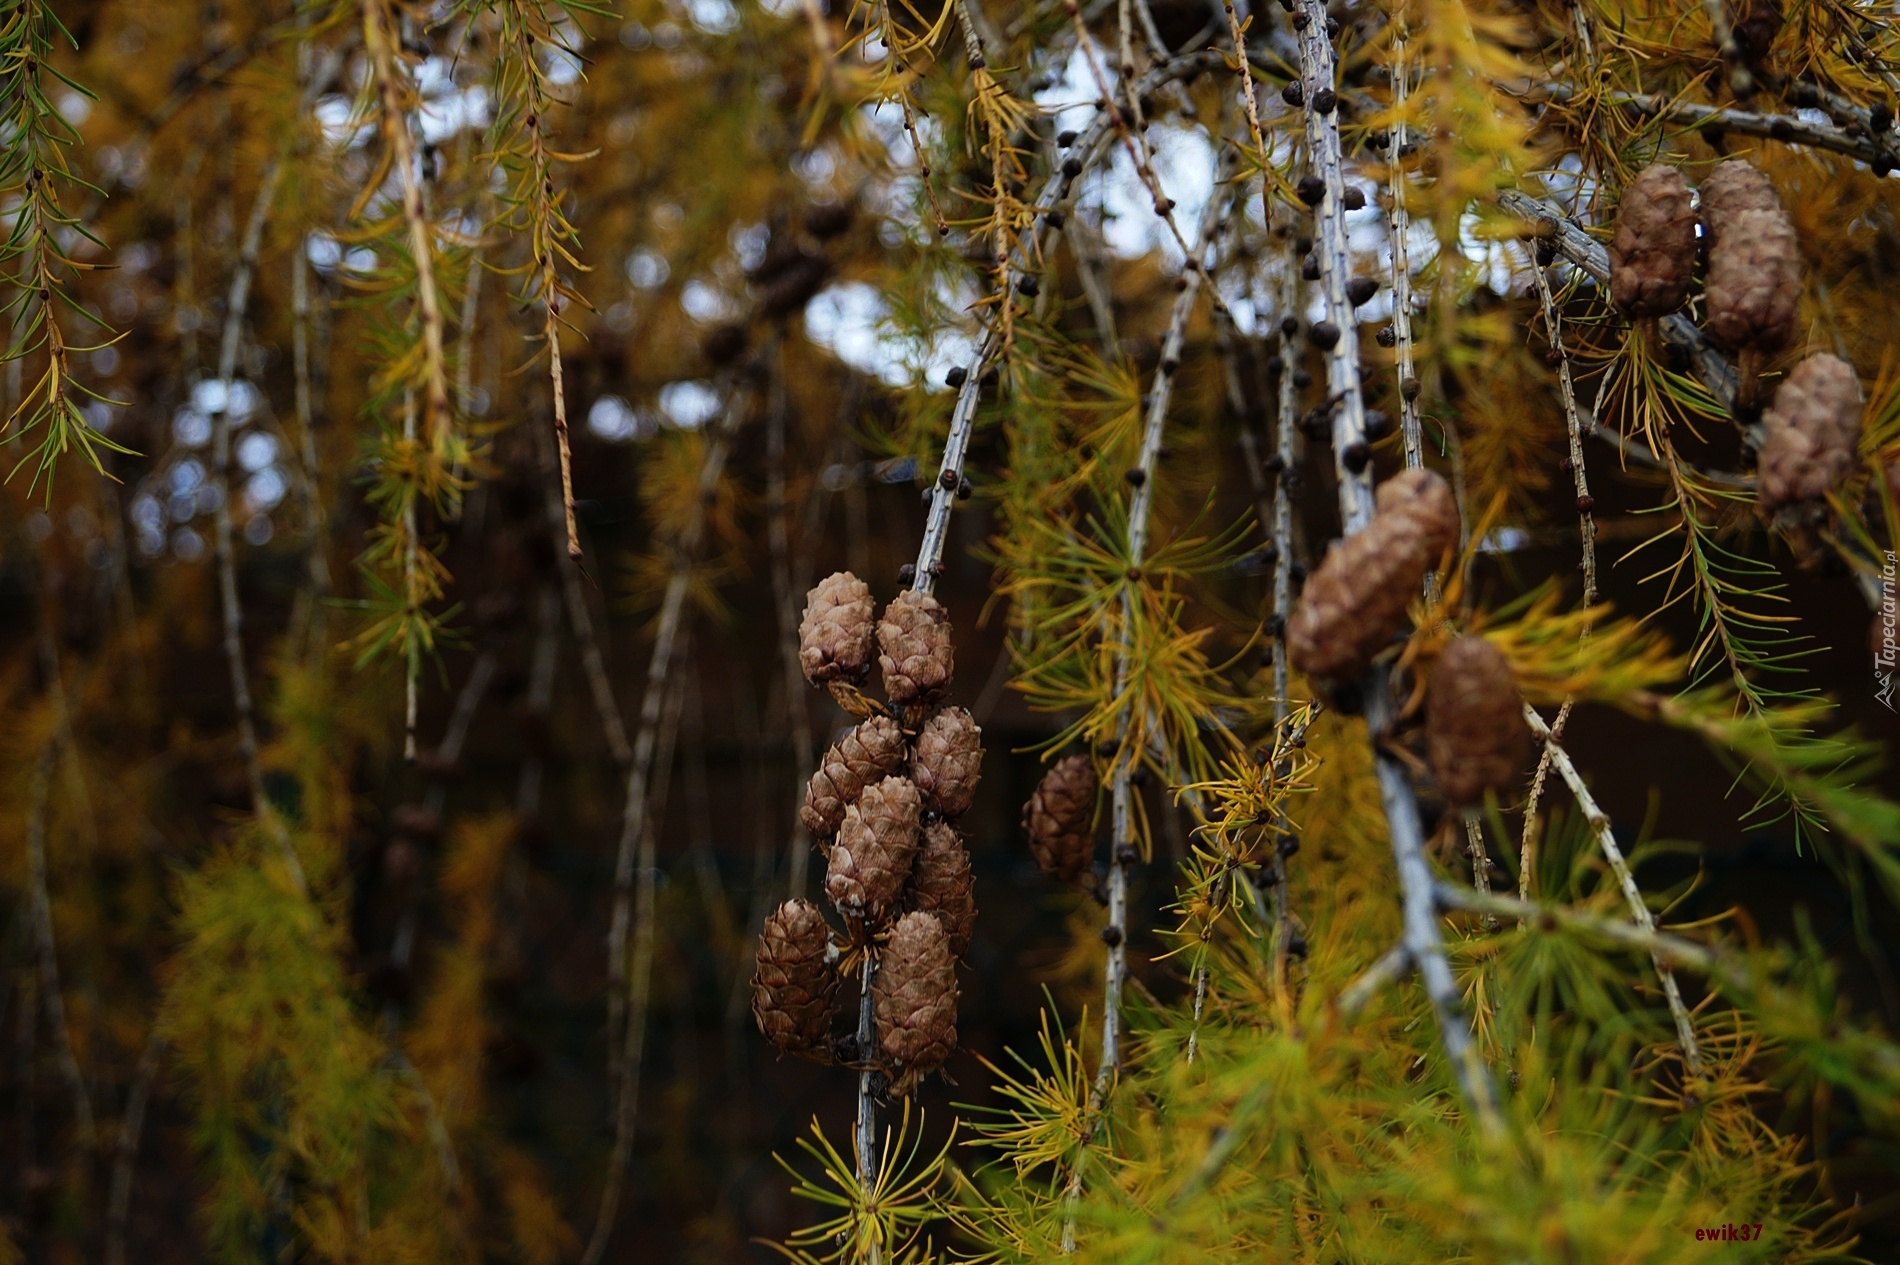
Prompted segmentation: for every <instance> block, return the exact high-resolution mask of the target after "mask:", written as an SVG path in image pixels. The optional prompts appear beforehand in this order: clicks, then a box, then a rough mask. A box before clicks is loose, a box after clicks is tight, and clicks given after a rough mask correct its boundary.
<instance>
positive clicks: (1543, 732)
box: [1524, 703, 1703, 1080]
mask: <svg viewBox="0 0 1900 1265" xmlns="http://www.w3.org/2000/svg"><path fill="white" fill-rule="evenodd" d="M1524 719H1525V721H1526V722H1527V723H1528V724H1529V725H1530V727H1531V732H1532V733H1534V734H1535V735H1537V738H1538V741H1540V742H1542V743H1543V744H1544V751H1545V753H1546V754H1547V755H1548V756H1549V757H1550V763H1551V765H1552V767H1554V768H1555V769H1556V770H1557V774H1558V776H1560V777H1562V778H1563V780H1564V784H1565V785H1567V786H1568V787H1569V788H1570V794H1571V795H1572V796H1573V797H1574V798H1575V799H1576V801H1577V807H1578V808H1579V809H1580V810H1582V812H1583V815H1584V818H1585V820H1587V821H1588V822H1589V823H1590V828H1591V829H1592V830H1593V831H1595V832H1596V836H1597V846H1598V847H1599V848H1600V849H1601V850H1602V852H1603V859H1604V860H1605V861H1607V862H1608V863H1609V866H1610V870H1611V872H1612V873H1613V874H1615V875H1616V882H1617V886H1619V887H1620V888H1622V890H1623V900H1624V903H1625V904H1627V905H1628V906H1629V911H1630V918H1631V920H1632V921H1634V922H1635V923H1636V925H1637V926H1639V927H1641V928H1642V929H1643V930H1644V931H1648V932H1654V931H1655V930H1656V918H1655V915H1653V914H1651V913H1650V912H1649V904H1648V902H1646V901H1645V900H1644V899H1643V893H1642V892H1641V891H1640V890H1639V889H1638V888H1637V886H1636V878H1635V876H1634V875H1632V874H1631V873H1630V868H1629V863H1628V862H1627V861H1626V860H1624V858H1623V850H1622V849H1621V848H1620V847H1618V846H1617V842H1616V835H1615V834H1614V833H1613V832H1612V830H1611V829H1610V818H1609V815H1608V814H1607V813H1605V812H1604V811H1603V810H1602V809H1601V808H1599V807H1597V802H1596V799H1595V797H1593V796H1592V795H1591V794H1590V788H1589V787H1587V786H1585V785H1584V782H1583V775H1582V774H1580V773H1579V772H1577V766H1576V765H1575V764H1573V763H1571V760H1570V754H1569V753H1568V752H1567V751H1565V750H1564V749H1563V747H1562V746H1561V745H1559V744H1558V742H1557V740H1556V738H1555V737H1554V736H1552V734H1551V731H1550V727H1549V726H1548V725H1546V724H1545V723H1544V718H1543V717H1542V716H1540V715H1538V714H1537V709H1536V708H1534V707H1532V706H1530V705H1529V704H1528V703H1527V704H1525V706H1524ZM1654 960H1655V964H1656V975H1657V977H1658V978H1659V979H1660V980H1661V981H1662V989H1663V997H1664V998H1665V999H1666V1000H1667V1001H1668V1003H1669V1014H1670V1016H1671V1017H1672V1018H1673V1019H1674V1020H1675V1023H1676V1040H1677V1042H1678V1043H1679V1044H1680V1045H1681V1046H1682V1057H1683V1061H1684V1062H1685V1063H1686V1064H1687V1065H1688V1068H1689V1075H1690V1076H1691V1077H1693V1078H1695V1079H1698V1080H1699V1079H1701V1077H1702V1073H1703V1065H1702V1048H1701V1046H1700V1044H1699V1043H1698V1042H1697V1041H1696V1035H1695V1025H1694V1023H1693V1022H1692V1021H1691V1020H1690V1018H1689V1009H1688V1007H1687V1006H1685V1005H1683V1002H1682V990H1681V989H1680V988H1679V987H1677V985H1676V976H1675V972H1674V971H1672V970H1671V969H1670V968H1669V965H1668V964H1667V963H1666V962H1664V961H1663V959H1662V958H1661V957H1660V956H1655V958H1654Z"/></svg>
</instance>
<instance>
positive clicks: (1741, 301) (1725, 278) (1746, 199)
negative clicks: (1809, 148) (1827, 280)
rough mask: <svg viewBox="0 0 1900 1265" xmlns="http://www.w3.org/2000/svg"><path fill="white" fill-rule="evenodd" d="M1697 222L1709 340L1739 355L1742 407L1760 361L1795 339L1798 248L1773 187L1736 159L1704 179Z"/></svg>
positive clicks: (1749, 399) (1750, 399)
mask: <svg viewBox="0 0 1900 1265" xmlns="http://www.w3.org/2000/svg"><path fill="white" fill-rule="evenodd" d="M1702 225H1703V228H1704V229H1705V230H1706V231H1707V236H1708V242H1709V269H1708V274H1707V276H1706V278H1705V280H1704V289H1703V298H1704V302H1705V306H1706V308H1707V312H1708V327H1709V335H1710V337H1712V338H1714V339H1715V340H1716V341H1717V342H1718V343H1721V344H1722V345H1723V346H1725V347H1727V348H1729V349H1730V350H1731V351H1734V352H1735V353H1736V361H1737V366H1736V367H1737V371H1738V381H1737V384H1736V402H1737V404H1738V405H1740V406H1742V407H1744V408H1746V407H1749V406H1751V405H1752V404H1753V403H1754V402H1755V400H1756V391H1757V385H1756V384H1757V380H1758V378H1759V377H1760V374H1761V366H1762V364H1763V362H1764V361H1765V360H1766V359H1767V357H1769V356H1771V355H1773V354H1774V353H1776V352H1778V351H1780V350H1781V349H1782V348H1783V347H1786V346H1787V345H1788V343H1789V342H1790V341H1791V340H1792V339H1793V338H1794V332H1795V318H1796V316H1797V315H1798V311H1799V308H1800V303H1801V249H1800V246H1799V245H1798V243H1797V242H1796V240H1795V232H1794V224H1793V222H1792V221H1791V220H1789V218H1788V211H1787V208H1786V207H1784V206H1782V204H1781V197H1780V195H1779V194H1777V193H1776V192H1775V187H1774V186H1773V185H1772V184H1770V183H1769V182H1768V178H1767V177H1766V176H1764V175H1762V174H1761V172H1759V171H1757V170H1755V168H1754V167H1753V166H1752V165H1750V164H1749V163H1747V162H1745V161H1743V160H1741V159H1739V158H1736V159H1730V160H1729V161H1728V162H1725V163H1723V164H1722V165H1721V166H1719V167H1717V168H1716V169H1715V170H1714V171H1713V172H1711V173H1709V177H1708V179H1706V180H1704V181H1703V182H1702Z"/></svg>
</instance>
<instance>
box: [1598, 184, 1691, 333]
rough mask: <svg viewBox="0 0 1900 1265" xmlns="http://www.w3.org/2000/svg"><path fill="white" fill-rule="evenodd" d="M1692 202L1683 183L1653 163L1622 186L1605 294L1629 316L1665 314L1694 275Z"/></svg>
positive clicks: (1679, 300) (1685, 294)
mask: <svg viewBox="0 0 1900 1265" xmlns="http://www.w3.org/2000/svg"><path fill="white" fill-rule="evenodd" d="M1695 222H1696V221H1695V203H1694V199H1693V197H1692V196H1691V194H1690V191H1689V183H1688V181H1686V180H1684V179H1683V178H1682V173H1681V172H1680V171H1677V170H1676V169H1675V168H1674V167H1670V166H1666V165H1664V164H1662V163H1656V164H1654V165H1652V166H1648V167H1645V168H1643V169H1642V170H1641V171H1639V172H1638V173H1636V178H1635V179H1633V180H1631V181H1630V182H1629V184H1627V185H1625V186H1624V187H1623V198H1622V201H1620V202H1619V203H1617V207H1616V236H1615V237H1614V238H1612V239H1611V241H1610V297H1611V299H1612V300H1613V301H1614V302H1615V303H1616V306H1617V307H1618V308H1620V309H1621V310H1622V311H1623V312H1624V313H1625V314H1626V315H1629V316H1667V315H1669V313H1671V312H1673V311H1675V310H1676V309H1677V308H1680V307H1681V306H1682V304H1683V302H1684V300H1686V299H1687V298H1688V297H1689V283H1690V281H1691V280H1692V279H1693V278H1694V275H1695V253H1696V233H1695Z"/></svg>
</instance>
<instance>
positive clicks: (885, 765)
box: [798, 716, 905, 839]
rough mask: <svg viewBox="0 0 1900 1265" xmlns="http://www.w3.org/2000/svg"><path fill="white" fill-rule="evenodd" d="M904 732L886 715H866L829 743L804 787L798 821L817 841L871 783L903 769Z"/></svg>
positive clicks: (829, 833) (833, 830) (831, 832)
mask: <svg viewBox="0 0 1900 1265" xmlns="http://www.w3.org/2000/svg"><path fill="white" fill-rule="evenodd" d="M904 755H905V748H904V731H903V730H902V729H900V728H898V726H897V722H896V721H894V720H892V719H891V718H890V717H889V716H870V717H867V718H865V720H863V721H862V722H861V723H860V724H859V725H858V726H857V728H855V729H853V730H851V732H849V733H847V734H846V735H845V736H844V737H842V738H840V739H839V740H838V741H836V742H834V743H832V744H831V746H830V747H828V748H827V749H826V750H825V756H824V759H822V760H820V761H819V762H818V771H817V772H816V773H813V774H812V775H811V782H810V784H809V785H807V786H806V788H805V802H804V803H803V804H802V805H800V806H799V809H798V817H799V820H800V821H802V822H804V823H805V829H807V830H809V831H811V832H812V834H814V835H816V836H818V837H819V838H821V839H828V838H830V837H831V836H832V835H834V834H836V833H837V832H838V826H839V825H840V824H841V823H842V822H843V821H844V810H845V809H846V808H847V807H849V806H850V805H851V804H852V803H854V802H856V800H857V798H858V795H859V793H860V792H862V791H863V790H864V788H865V787H866V786H869V785H870V784H871V783H872V782H875V781H877V780H879V779H880V778H883V777H887V776H889V775H890V774H892V773H896V772H897V771H898V770H899V769H902V768H903V767H904Z"/></svg>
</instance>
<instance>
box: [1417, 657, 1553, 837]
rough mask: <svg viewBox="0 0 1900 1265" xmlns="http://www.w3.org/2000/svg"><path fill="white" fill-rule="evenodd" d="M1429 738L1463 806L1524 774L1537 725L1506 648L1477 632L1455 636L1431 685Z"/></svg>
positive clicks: (1435, 760)
mask: <svg viewBox="0 0 1900 1265" xmlns="http://www.w3.org/2000/svg"><path fill="white" fill-rule="evenodd" d="M1425 741H1426V750H1427V752H1428V754H1429V756H1430V759H1431V765H1432V776H1433V777H1434V778H1436V779H1437V781H1438V789H1439V791H1440V792H1441V793H1442V794H1443V795H1444V797H1445V799H1446V800H1447V801H1449V802H1450V803H1452V804H1454V805H1456V806H1458V807H1460V808H1466V807H1469V806H1471V805H1473V804H1480V803H1483V802H1484V795H1485V792H1486V791H1498V792H1500V793H1501V792H1504V791H1506V790H1509V789H1510V787H1511V785H1512V784H1513V783H1514V782H1516V781H1517V779H1518V778H1519V777H1520V776H1522V774H1523V772H1524V765H1525V761H1526V757H1527V755H1528V753H1529V750H1530V742H1531V731H1530V726H1528V725H1526V724H1525V723H1524V699H1523V697H1522V696H1521V695H1520V694H1519V693H1518V692H1517V681H1516V680H1515V679H1514V678H1513V677H1512V675H1511V664H1510V662H1509V660H1507V659H1506V658H1505V657H1504V653H1503V651H1501V650H1499V649H1498V648H1497V647H1496V646H1494V645H1492V644H1491V643H1490V642H1488V641H1486V640H1485V639H1484V638H1483V637H1477V636H1473V635H1471V634H1470V633H1463V634H1460V635H1459V636H1456V637H1453V638H1452V639H1451V641H1450V643H1449V644H1448V645H1446V647H1445V652H1444V653H1443V654H1441V655H1440V656H1439V657H1438V664H1437V666H1436V667H1434V668H1433V669H1432V679H1431V683H1430V685H1428V686H1427V687H1426V693H1425Z"/></svg>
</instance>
